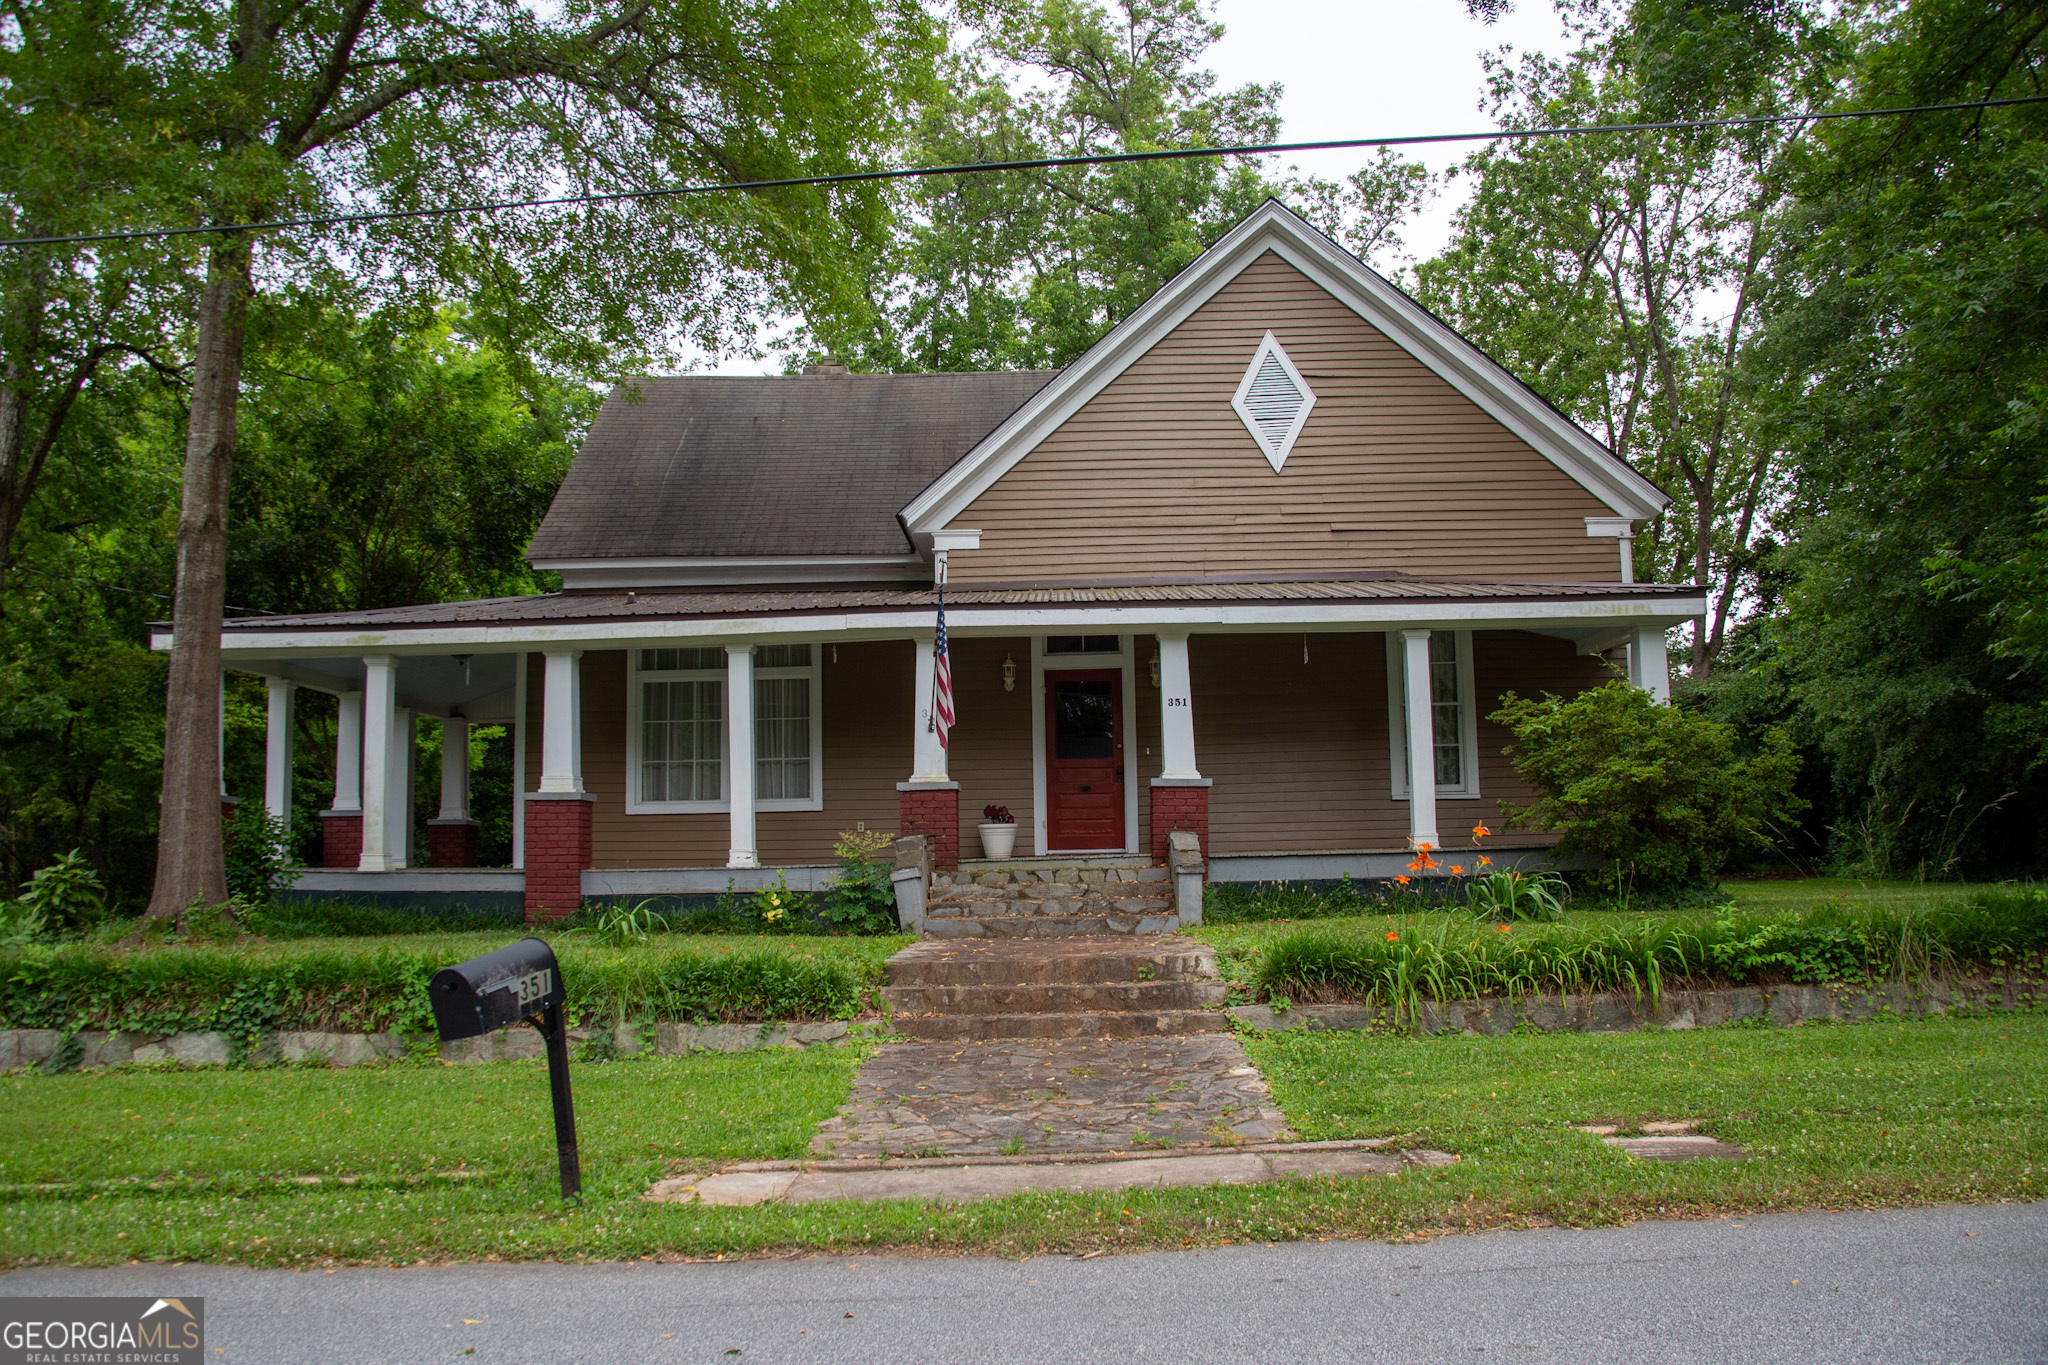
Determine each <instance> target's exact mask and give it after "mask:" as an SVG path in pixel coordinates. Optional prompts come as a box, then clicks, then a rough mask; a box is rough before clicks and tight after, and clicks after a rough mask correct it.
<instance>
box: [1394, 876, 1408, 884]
mask: <svg viewBox="0 0 2048 1365" xmlns="http://www.w3.org/2000/svg"><path fill="white" fill-rule="evenodd" d="M1394 880H1395V881H1397V882H1399V883H1400V884H1401V885H1403V886H1406V885H1408V878H1406V877H1396V878H1394Z"/></svg>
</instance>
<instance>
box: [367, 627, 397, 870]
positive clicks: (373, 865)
mask: <svg viewBox="0 0 2048 1365" xmlns="http://www.w3.org/2000/svg"><path fill="white" fill-rule="evenodd" d="M397 700H398V660H396V659H393V658H390V657H388V656H377V657H373V658H368V659H365V660H363V698H362V706H363V773H362V778H363V793H362V797H363V853H362V857H361V859H360V860H358V861H357V863H356V867H357V869H358V870H359V871H363V872H389V871H391V870H392V869H393V868H394V867H396V866H398V865H399V864H398V863H396V862H394V861H393V860H392V848H391V826H390V810H391V777H392V772H391V756H392V751H393V743H392V741H393V734H392V731H393V729H394V722H395V721H396V717H395V716H394V715H393V707H394V705H395V704H396V702H397Z"/></svg>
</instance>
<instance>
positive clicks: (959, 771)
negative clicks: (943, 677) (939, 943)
mask: <svg viewBox="0 0 2048 1365" xmlns="http://www.w3.org/2000/svg"><path fill="white" fill-rule="evenodd" d="M952 651H953V653H952V670H953V700H954V707H953V715H954V718H955V723H954V726H953V734H952V747H951V749H949V750H948V751H947V754H946V771H947V773H948V774H949V775H950V776H951V777H952V779H953V780H954V781H955V782H958V783H959V784H960V856H961V857H963V858H979V857H980V856H981V833H980V831H979V830H978V829H977V828H976V827H977V826H978V825H980V824H981V808H982V807H983V806H989V805H996V806H1008V807H1009V808H1010V814H1012V815H1014V816H1016V817H1017V852H1018V853H1019V854H1028V853H1030V851H1031V830H1032V827H1033V825H1034V824H1035V822H1036V821H1037V819H1038V813H1037V807H1036V806H1034V805H1033V804H1032V799H1031V641H1030V639H1029V638H1028V637H1025V636H1018V637H1017V638H1015V639H989V638H979V639H960V638H958V637H955V638H954V639H953V641H952ZM1005 658H1010V659H1014V660H1016V662H1017V686H1016V687H1015V688H1014V689H1013V690H1011V691H1008V692H1005V691H1004V690H1003V660H1004V659H1005Z"/></svg>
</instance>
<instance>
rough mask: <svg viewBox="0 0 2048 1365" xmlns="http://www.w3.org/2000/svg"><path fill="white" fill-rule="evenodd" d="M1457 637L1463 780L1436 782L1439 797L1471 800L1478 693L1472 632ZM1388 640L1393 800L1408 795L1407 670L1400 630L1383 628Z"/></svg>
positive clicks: (1475, 787) (1476, 756)
mask: <svg viewBox="0 0 2048 1365" xmlns="http://www.w3.org/2000/svg"><path fill="white" fill-rule="evenodd" d="M1455 634H1456V635H1457V637H1458V745H1459V747H1460V749H1462V750H1463V753H1462V755H1461V757H1462V758H1463V759H1464V762H1463V763H1461V764H1460V765H1459V766H1460V767H1461V768H1463V769H1464V772H1465V780H1464V782H1462V783H1461V784H1459V785H1458V786H1455V787H1446V786H1445V785H1443V784H1442V783H1441V782H1439V783H1438V784H1437V788H1436V794H1437V798H1438V799H1439V800H1444V799H1448V800H1453V801H1473V800H1477V799H1478V797H1479V693H1478V689H1477V688H1476V687H1474V686H1473V682H1472V632H1471V631H1469V630H1460V631H1457V632H1455ZM1386 640H1387V750H1388V753H1389V754H1390V755H1391V757H1392V760H1393V761H1392V764H1391V767H1392V769H1393V792H1394V799H1395V800H1396V801H1406V800H1407V799H1408V712H1407V696H1408V686H1407V673H1406V670H1405V669H1404V668H1403V667H1402V659H1401V633H1400V632H1399V631H1395V630H1390V631H1388V632H1386Z"/></svg>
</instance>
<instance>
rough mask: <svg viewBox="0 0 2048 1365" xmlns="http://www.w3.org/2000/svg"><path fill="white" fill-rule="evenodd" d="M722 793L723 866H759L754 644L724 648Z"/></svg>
mask: <svg viewBox="0 0 2048 1365" xmlns="http://www.w3.org/2000/svg"><path fill="white" fill-rule="evenodd" d="M725 766H726V778H725V794H726V796H727V798H728V799H729V804H730V807H731V811H732V852H731V854H730V856H728V857H727V858H726V860H725V865H726V866H727V867H759V866H760V865H761V852H760V846H759V844H758V843H757V842H756V840H755V836H754V647H753V646H752V645H727V646H726V647H725Z"/></svg>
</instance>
